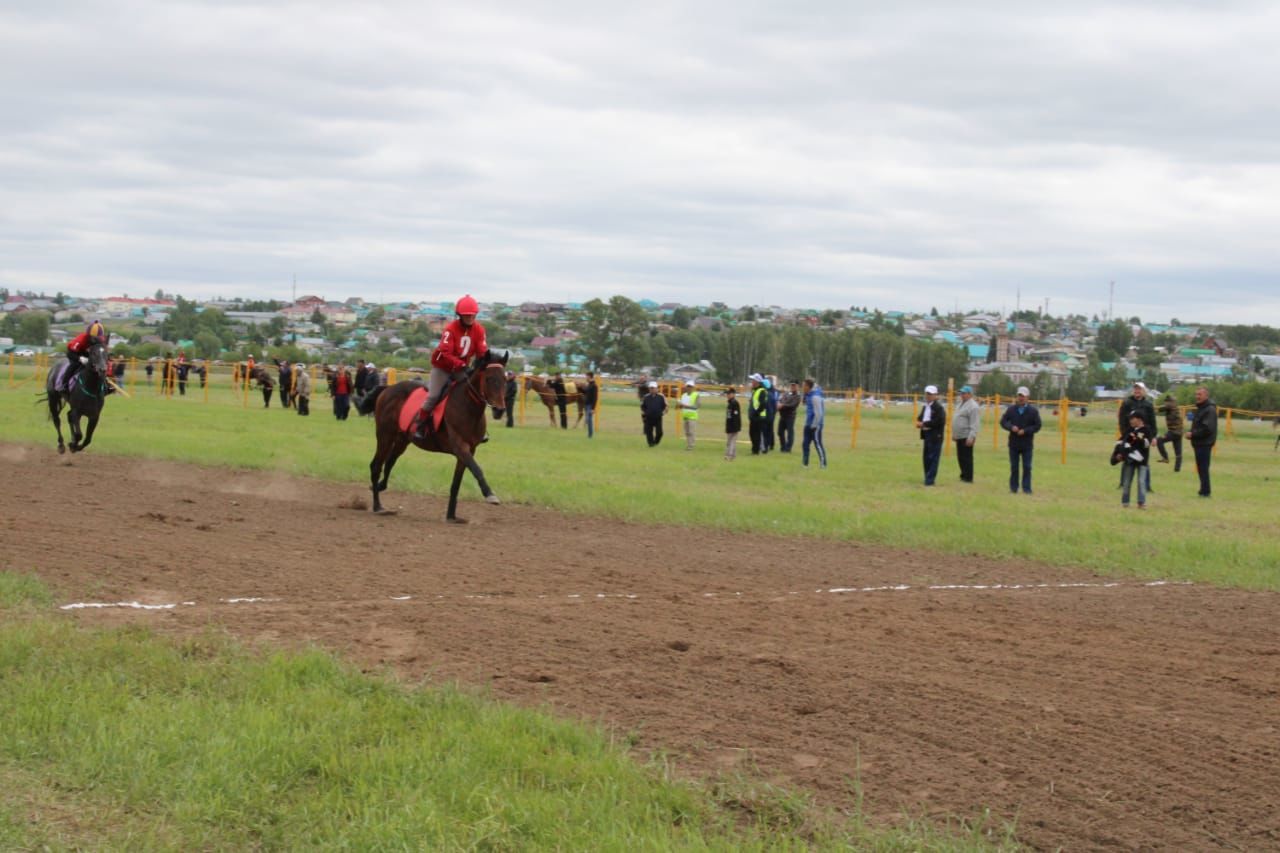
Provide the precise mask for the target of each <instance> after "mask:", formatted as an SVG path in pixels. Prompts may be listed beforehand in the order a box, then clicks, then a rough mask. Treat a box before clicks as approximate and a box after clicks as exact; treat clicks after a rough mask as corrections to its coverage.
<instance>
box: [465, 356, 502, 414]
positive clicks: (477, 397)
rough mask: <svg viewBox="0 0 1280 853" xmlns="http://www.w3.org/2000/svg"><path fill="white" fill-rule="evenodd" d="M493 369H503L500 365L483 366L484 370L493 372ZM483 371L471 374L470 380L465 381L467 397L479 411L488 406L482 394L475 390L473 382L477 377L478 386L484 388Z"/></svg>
mask: <svg viewBox="0 0 1280 853" xmlns="http://www.w3.org/2000/svg"><path fill="white" fill-rule="evenodd" d="M494 369H497V370H502V369H503V368H502V365H501V364H486V365H485V366H484V370H494ZM484 370H477V371H476V372H475V373H473V374H471V379H468V380H467V383H466V386H465V387H466V389H467V396H468V397H470V398H471V400H472V402H474V403H475V404H476V405H477V406H479V407H480V408H481V409H484V408H485V407H486V406H488V405H489V403H488V402H487V401H486V400H485V399H484V393H483V392H482V391H479V390H477V389H476V388H475V385H476V383H475V381H474V380H475V377H476V376H479V377H480V383H479V384H480V386H481V388H483V387H484Z"/></svg>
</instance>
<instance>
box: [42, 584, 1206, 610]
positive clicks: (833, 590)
mask: <svg viewBox="0 0 1280 853" xmlns="http://www.w3.org/2000/svg"><path fill="white" fill-rule="evenodd" d="M1194 585H1195V584H1193V583H1192V582H1191V581H1145V582H1142V583H1124V582H1121V581H1108V582H1105V583H1089V582H1077V583H991V584H955V583H951V584H930V585H922V586H917V585H913V584H905V583H903V584H888V585H885V586H834V587H830V588H828V589H815V590H813V593H812V594H815V595H848V594H851V593H853V594H856V593H862V594H869V593H877V592H911V591H914V592H993V591H1002V590H1038V589H1051V590H1053V589H1115V588H1117V587H1128V588H1145V587H1161V586H1194ZM781 594H783V595H805V594H806V593H803V592H787V593H781ZM746 595H747V593H741V592H704V593H702V597H703V598H726V599H741V598H744V597H746ZM447 597H449V596H445V595H434V596H430V597H424V599H423V600H431V601H438V600H440V599H444V598H447ZM459 597H461V598H464V599H471V600H479V601H487V600H499V601H500V600H504V599H511V598H512V596H510V595H499V594H494V593H467V594H464V595H462V596H459ZM535 597H536V598H539V599H556V598H560V599H567V600H569V601H583V600H587V601H590V600H595V601H600V600H603V599H610V598H622V599H631V600H634V599H639V598H640V596H639V595H638V594H636V593H630V592H597V593H594V594H586V595H584V594H583V593H578V592H574V593H568V594H566V595H545V594H543V595H538V596H535ZM388 600H389V601H413V600H415V599H414V596H412V595H392V596H389V597H388ZM280 601H284V599H283V598H262V597H255V596H246V597H243V598H219V599H218V600H217V602H216V603H218V604H256V603H274V602H280ZM195 606H196V602H194V601H183V602H181V603H173V604H143V603H142V602H139V601H116V602H97V601H92V602H76V603H74V604H63V605H61V606H60V607H59V608H58V609H59V610H86V609H102V608H108V607H119V608H125V609H133V610H174V609H176V608H178V607H195Z"/></svg>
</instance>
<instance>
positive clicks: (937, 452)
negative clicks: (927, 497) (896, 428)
mask: <svg viewBox="0 0 1280 853" xmlns="http://www.w3.org/2000/svg"><path fill="white" fill-rule="evenodd" d="M916 429H918V430H920V440H921V441H923V442H924V445H923V452H922V455H923V460H924V484H925V485H926V486H932V485H933V484H934V482H935V481H936V480H937V479H938V463H939V462H940V461H941V460H942V441H943V439H944V438H946V435H947V410H946V409H945V408H943V406H942V403H940V402H939V401H938V386H936V385H926V386H925V388H924V405H923V406H922V407H921V408H920V415H919V417H917V418H916Z"/></svg>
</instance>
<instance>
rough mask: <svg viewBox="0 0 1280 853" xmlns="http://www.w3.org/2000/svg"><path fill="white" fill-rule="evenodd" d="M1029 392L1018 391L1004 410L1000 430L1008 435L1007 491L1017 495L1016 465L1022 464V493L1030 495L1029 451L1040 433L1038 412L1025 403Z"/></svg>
mask: <svg viewBox="0 0 1280 853" xmlns="http://www.w3.org/2000/svg"><path fill="white" fill-rule="evenodd" d="M1030 395H1031V392H1030V391H1028V390H1027V387H1026V386H1025V385H1024V386H1022V387H1021V388H1019V389H1018V397H1017V399H1016V400H1015V401H1014V403H1013V405H1011V406H1010V407H1009V408H1007V409H1005V410H1004V417H1002V418H1000V428H1001V429H1003V430H1005V431H1006V432H1008V433H1009V491H1011V492H1013V493H1014V494H1015V495H1016V494H1017V493H1018V464H1019V462H1021V464H1022V491H1023V492H1025V493H1026V494H1028V495H1029V494H1031V451H1032V449H1033V447H1034V446H1035V440H1036V433H1038V432H1039V431H1040V410H1039V409H1037V408H1036V407H1035V406H1033V405H1031V403H1030V402H1028V401H1027V397H1029V396H1030Z"/></svg>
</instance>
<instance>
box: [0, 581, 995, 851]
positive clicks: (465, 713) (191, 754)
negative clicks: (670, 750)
mask: <svg viewBox="0 0 1280 853" xmlns="http://www.w3.org/2000/svg"><path fill="white" fill-rule="evenodd" d="M50 605H51V596H50V594H49V593H48V591H47V590H46V589H45V588H44V587H43V586H42V585H41V584H40V583H39V582H38V581H37V580H35V579H34V578H32V577H30V576H24V575H21V574H17V573H12V572H5V571H0V685H3V690H0V848H2V849H6V850H15V849H17V850H34V849H51V850H60V849H94V850H206V849H264V848H265V849H368V850H376V849H426V850H455V849H476V848H478V849H495V850H525V849H576V850H627V851H631V850H674V849H685V850H753V849H756V850H763V849H782V850H785V849H847V847H850V846H852V847H856V848H859V849H882V850H916V849H927V850H980V849H991V848H992V847H994V846H1006V847H1009V846H1012V845H1011V844H1010V842H1009V840H1008V839H1009V835H1008V830H1007V828H1003V827H1002V828H1000V829H999V830H998V831H997V832H994V833H992V832H990V831H988V830H987V829H985V828H984V827H983V826H977V827H974V826H962V825H960V824H955V825H952V826H949V827H943V828H942V829H939V828H937V827H933V826H930V825H926V824H920V823H916V822H913V821H909V820H907V821H904V824H905V825H904V828H902V829H890V830H885V829H871V828H869V827H868V826H867V825H866V824H865V823H864V822H863V821H862V820H861V819H860V817H859V816H857V815H853V816H849V815H841V816H835V815H832V814H829V813H822V812H819V811H818V810H816V809H815V808H813V807H812V806H810V805H809V804H808V803H807V802H806V801H804V800H803V799H801V798H799V797H796V796H793V795H789V794H787V793H786V792H784V791H779V790H776V789H772V788H769V787H768V786H765V785H761V784H759V783H756V782H752V781H750V780H745V779H742V780H737V781H735V782H731V783H727V784H721V785H716V786H714V787H711V788H702V787H699V786H695V785H691V784H687V783H678V782H674V781H672V780H671V779H669V778H668V777H667V775H666V774H665V773H664V772H663V766H662V764H661V763H660V762H659V761H656V760H655V761H654V762H652V763H651V764H649V765H647V766H641V765H640V764H637V763H635V762H634V761H632V760H631V759H630V758H628V756H627V754H626V752H625V750H624V749H623V748H621V747H620V746H618V745H616V744H611V743H610V742H609V741H608V739H607V738H606V736H605V735H604V734H603V733H601V732H598V731H592V730H587V729H584V728H583V727H581V726H577V725H572V724H569V723H565V722H561V721H557V720H554V719H552V718H550V717H548V716H546V715H543V714H539V713H535V712H532V711H527V710H520V709H516V708H513V707H509V706H504V705H501V704H498V703H495V702H493V701H490V700H488V699H485V698H484V697H482V696H479V695H474V694H468V693H466V692H462V691H460V690H458V689H453V688H440V687H433V688H430V689H427V688H421V687H410V686H406V685H402V684H397V683H395V682H393V681H391V680H389V679H383V678H378V677H373V676H368V675H364V674H362V673H359V672H357V671H355V670H354V669H353V668H352V667H350V666H347V665H344V664H342V663H340V662H337V661H335V660H334V659H333V658H331V657H330V656H328V655H325V654H323V653H321V652H318V651H313V652H306V653H288V654H283V653H282V654H270V655H262V654H255V653H250V652H248V651H246V650H244V649H242V648H240V647H237V646H236V645H235V644H233V643H231V642H229V641H226V640H224V639H221V638H216V637H213V636H210V637H206V638H203V639H197V640H188V641H184V642H181V643H173V642H169V641H163V640H159V639H156V638H154V637H152V636H151V635H150V633H149V632H147V631H144V630H140V629H116V630H85V629H80V628H77V627H76V626H75V625H74V623H73V622H71V621H70V620H68V619H65V618H58V617H56V616H52V615H50V614H49V608H50Z"/></svg>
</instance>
